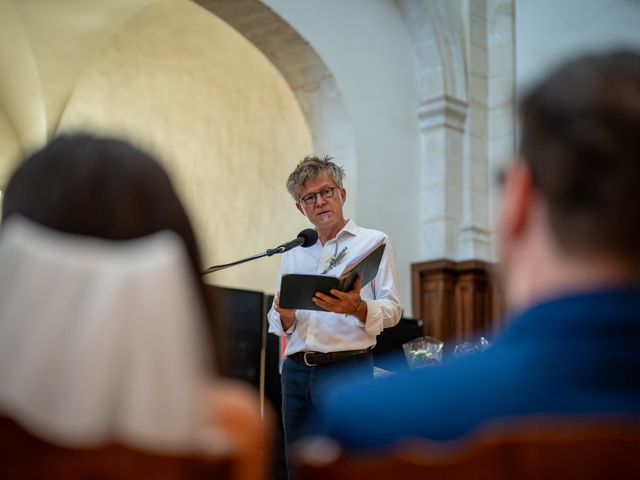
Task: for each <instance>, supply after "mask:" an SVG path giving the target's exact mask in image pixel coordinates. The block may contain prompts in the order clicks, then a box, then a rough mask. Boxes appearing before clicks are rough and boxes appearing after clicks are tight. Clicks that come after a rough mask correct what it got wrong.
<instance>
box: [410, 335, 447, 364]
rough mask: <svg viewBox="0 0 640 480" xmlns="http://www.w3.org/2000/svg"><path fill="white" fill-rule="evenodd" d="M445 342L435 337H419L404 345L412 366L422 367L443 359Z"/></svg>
mask: <svg viewBox="0 0 640 480" xmlns="http://www.w3.org/2000/svg"><path fill="white" fill-rule="evenodd" d="M443 346H444V342H442V341H440V340H438V339H437V338H433V337H419V338H416V339H414V340H411V341H410V342H407V343H405V344H403V345H402V350H403V351H404V356H405V357H406V359H407V363H408V364H409V367H410V368H422V367H426V366H429V365H434V364H438V363H440V362H441V361H442V347H443Z"/></svg>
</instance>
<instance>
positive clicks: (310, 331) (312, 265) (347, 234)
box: [268, 220, 402, 355]
mask: <svg viewBox="0 0 640 480" xmlns="http://www.w3.org/2000/svg"><path fill="white" fill-rule="evenodd" d="M380 240H384V242H385V243H386V248H385V250H384V254H383V255H382V260H381V261H380V266H379V268H378V273H377V275H376V277H375V278H374V279H373V280H372V281H371V282H370V283H369V284H367V285H366V286H364V287H363V288H362V290H361V292H360V297H361V298H362V299H363V300H364V301H366V303H367V321H366V323H363V322H361V321H360V320H359V319H358V318H357V317H355V316H354V315H349V314H344V313H332V312H326V311H315V310H296V312H295V321H294V322H293V325H292V326H291V327H290V328H289V329H288V330H287V331H286V332H285V331H284V329H283V327H282V322H281V321H280V315H279V314H278V312H276V310H275V309H274V308H273V305H272V306H271V310H269V315H268V318H269V332H271V333H275V334H276V335H278V336H281V337H282V336H285V335H286V337H287V348H286V350H285V355H291V354H293V353H296V352H300V351H313V352H323V353H326V352H340V351H345V350H360V349H364V348H368V347H371V346H373V345H375V344H376V336H377V335H378V334H379V333H380V332H382V330H383V329H384V328H387V327H392V326H394V325H396V324H397V323H398V321H399V320H400V317H401V316H402V307H401V306H400V301H399V299H398V289H397V283H398V274H397V272H396V255H395V252H394V250H393V247H392V245H391V242H390V240H389V237H388V236H387V235H386V234H384V233H383V232H380V231H378V230H371V229H368V228H362V227H359V226H357V225H356V223H355V222H354V221H353V220H349V221H348V222H347V224H346V225H345V226H344V228H343V229H342V230H340V232H339V233H338V234H337V235H336V236H335V238H333V239H331V240H329V241H328V242H327V243H325V244H324V245H322V244H321V243H320V241H317V242H316V243H315V245H312V246H311V247H307V248H294V249H293V250H290V251H288V252H286V253H284V255H283V257H282V263H281V264H280V273H279V275H278V286H277V290H278V291H279V290H280V280H281V278H282V275H283V274H286V273H303V274H315V275H321V274H323V271H324V269H325V268H326V267H327V266H328V265H329V260H330V259H331V257H332V256H335V254H336V253H338V254H339V253H340V252H341V251H342V250H343V249H344V248H345V247H346V251H345V255H343V258H342V259H341V261H340V263H338V264H337V265H335V266H333V268H331V270H329V271H327V272H326V275H333V276H339V275H340V274H341V273H342V271H343V269H344V267H345V265H347V264H348V263H349V262H350V261H352V260H354V259H356V258H358V257H359V256H361V255H362V254H363V253H365V252H367V251H368V250H370V249H372V247H374V246H375V245H376V244H378V243H379V242H380Z"/></svg>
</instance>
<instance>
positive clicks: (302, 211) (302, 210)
mask: <svg viewBox="0 0 640 480" xmlns="http://www.w3.org/2000/svg"><path fill="white" fill-rule="evenodd" d="M296 207H298V210H300V213H301V214H303V215H304V216H305V217H306V216H307V214H306V213H305V212H304V208H302V205H300V202H296Z"/></svg>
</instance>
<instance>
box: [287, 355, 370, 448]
mask: <svg viewBox="0 0 640 480" xmlns="http://www.w3.org/2000/svg"><path fill="white" fill-rule="evenodd" d="M348 375H353V376H358V377H368V378H373V356H372V355H371V352H367V353H365V354H362V355H357V356H354V357H350V358H347V359H346V360H342V361H340V362H335V363H331V364H329V365H318V366H315V367H308V366H307V365H305V364H304V363H303V362H296V361H295V360H293V359H291V358H287V359H286V360H285V362H284V366H283V367H282V422H283V424H284V439H285V444H286V445H287V446H289V445H290V444H291V443H293V442H295V441H296V440H298V439H300V438H301V437H303V436H304V435H306V434H308V433H310V430H311V428H312V427H313V426H314V423H315V421H316V420H317V416H318V403H319V400H320V398H321V397H322V394H323V392H324V390H325V389H326V388H328V387H329V386H330V384H331V382H332V381H333V380H335V379H336V378H338V377H343V376H348Z"/></svg>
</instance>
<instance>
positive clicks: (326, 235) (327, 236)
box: [316, 218, 347, 245]
mask: <svg viewBox="0 0 640 480" xmlns="http://www.w3.org/2000/svg"><path fill="white" fill-rule="evenodd" d="M346 224H347V220H346V219H344V218H343V219H342V221H341V222H340V223H338V224H337V225H336V226H335V227H334V228H332V229H330V230H326V231H324V230H320V229H319V228H316V230H317V232H318V238H319V239H320V243H321V244H322V245H324V244H325V243H327V242H328V241H329V240H331V239H333V238H335V236H336V235H338V233H340V230H342V229H343V228H344V227H345V225H346Z"/></svg>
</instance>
